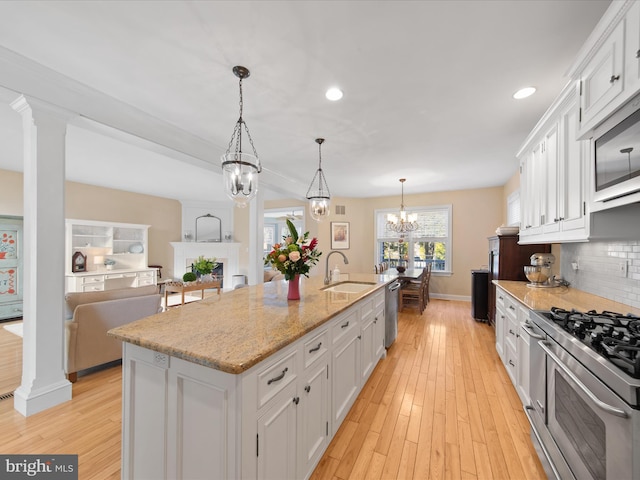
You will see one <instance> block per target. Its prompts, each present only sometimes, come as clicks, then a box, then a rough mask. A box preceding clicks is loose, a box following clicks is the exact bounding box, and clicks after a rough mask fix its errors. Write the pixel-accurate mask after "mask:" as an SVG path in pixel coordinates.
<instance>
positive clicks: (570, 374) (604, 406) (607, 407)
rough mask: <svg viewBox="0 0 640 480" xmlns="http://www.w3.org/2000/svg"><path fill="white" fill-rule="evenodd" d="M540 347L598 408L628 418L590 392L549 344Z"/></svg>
mask: <svg viewBox="0 0 640 480" xmlns="http://www.w3.org/2000/svg"><path fill="white" fill-rule="evenodd" d="M538 345H540V348H542V350H544V353H546V354H547V356H548V357H549V358H550V359H551V360H553V361H554V362H555V364H556V365H558V367H560V369H561V370H562V371H563V372H564V373H566V374H567V376H568V377H569V378H570V379H571V380H573V382H574V383H575V384H576V385H577V386H578V387H579V388H580V390H582V391H583V392H584V394H585V395H586V396H587V397H589V398H590V399H591V401H592V402H593V403H595V404H596V406H597V407H599V408H600V409H602V410H604V411H605V412H607V413H610V414H612V415H615V416H617V417H622V418H627V417H628V415H627V412H625V411H624V410H620V409H619V408H616V407H612V406H611V405H609V404H607V403H604V402H603V401H601V400H600V399H599V398H598V397H596V396H595V394H594V393H593V392H592V391H591V390H589V389H588V388H587V387H586V385H585V384H584V383H582V382H581V381H580V380H579V379H578V377H576V375H575V373H573V372H572V371H571V370H569V368H568V367H567V366H566V365H565V364H564V363H562V360H560V359H559V358H558V357H557V356H556V354H555V353H553V351H552V350H551V349H550V348H549V344H548V343H545V342H543V341H539V342H538Z"/></svg>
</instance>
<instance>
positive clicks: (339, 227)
mask: <svg viewBox="0 0 640 480" xmlns="http://www.w3.org/2000/svg"><path fill="white" fill-rule="evenodd" d="M331 250H349V222H331Z"/></svg>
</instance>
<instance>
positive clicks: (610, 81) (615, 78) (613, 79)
mask: <svg viewBox="0 0 640 480" xmlns="http://www.w3.org/2000/svg"><path fill="white" fill-rule="evenodd" d="M618 80H620V75H611V78H610V79H609V83H614V82H617V81H618Z"/></svg>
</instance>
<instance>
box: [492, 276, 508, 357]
mask: <svg viewBox="0 0 640 480" xmlns="http://www.w3.org/2000/svg"><path fill="white" fill-rule="evenodd" d="M506 297H507V293H505V291H504V290H503V289H501V288H500V287H497V286H496V314H495V325H496V327H495V328H496V351H497V352H498V355H499V356H500V358H501V359H502V361H503V362H504V359H505V357H506V354H505V345H504V330H505V325H506V323H507V314H506V312H505V303H504V302H505V298H506Z"/></svg>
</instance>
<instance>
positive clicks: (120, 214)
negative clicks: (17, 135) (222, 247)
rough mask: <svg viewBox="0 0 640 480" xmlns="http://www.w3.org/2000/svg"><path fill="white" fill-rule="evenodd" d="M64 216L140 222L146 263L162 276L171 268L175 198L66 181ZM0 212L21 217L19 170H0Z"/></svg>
mask: <svg viewBox="0 0 640 480" xmlns="http://www.w3.org/2000/svg"><path fill="white" fill-rule="evenodd" d="M65 190H66V196H65V216H66V217H67V218H76V219H80V220H102V221H107V222H124V223H139V224H144V225H150V228H149V252H148V258H149V264H151V265H162V266H163V269H162V274H163V277H165V278H168V277H170V276H171V275H172V270H173V249H172V248H171V245H169V242H179V241H180V236H181V229H182V226H181V225H182V205H181V204H180V202H178V201H177V200H170V199H167V198H161V197H154V196H151V195H142V194H138V193H131V192H125V191H122V190H114V189H111V188H103V187H96V186H93V185H85V184H82V183H75V182H67V183H66V186H65ZM0 191H2V196H1V197H0V215H16V216H22V215H23V214H24V210H23V198H22V195H23V183H22V173H18V172H11V171H7V170H0Z"/></svg>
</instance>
